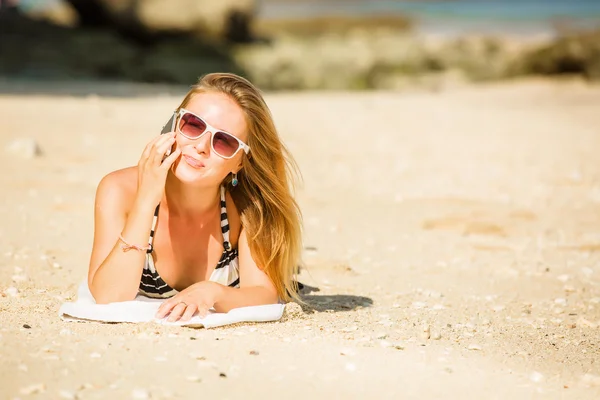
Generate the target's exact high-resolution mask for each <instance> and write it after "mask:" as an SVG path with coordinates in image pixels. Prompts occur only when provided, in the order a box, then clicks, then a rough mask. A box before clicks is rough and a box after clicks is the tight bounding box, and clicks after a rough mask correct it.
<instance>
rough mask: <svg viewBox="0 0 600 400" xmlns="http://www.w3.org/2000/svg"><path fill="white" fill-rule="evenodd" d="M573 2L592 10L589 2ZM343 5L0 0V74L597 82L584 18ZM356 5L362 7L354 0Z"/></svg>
mask: <svg viewBox="0 0 600 400" xmlns="http://www.w3.org/2000/svg"><path fill="white" fill-rule="evenodd" d="M549 1H550V2H552V3H553V2H554V0H549ZM577 1H579V2H580V3H581V4H582V6H581V7H584V6H586V7H588V9H589V10H590V12H591V14H593V12H595V10H596V8H595V6H594V5H593V4H592V3H589V2H588V1H587V0H576V1H575V3H577ZM537 2H538V3H539V2H540V1H539V0H538V1H537ZM350 3H352V4H354V5H353V6H352V7H354V8H351V7H349V6H348V4H350ZM350 3H348V2H343V1H341V0H338V1H335V0H333V1H328V2H316V3H315V2H311V1H292V0H287V1H286V0H264V1H259V0H219V1H214V0H213V1H211V0H168V1H167V0H62V1H61V0H48V1H42V0H38V1H33V0H30V1H16V0H12V1H6V0H0V75H1V76H3V77H6V78H8V79H14V78H20V79H29V80H30V79H59V80H60V79H110V80H126V81H135V82H151V83H159V82H160V83H174V84H185V85H189V84H191V83H193V82H194V81H195V80H196V79H197V78H198V77H199V76H200V75H202V74H204V73H207V72H213V71H231V72H236V73H238V74H241V75H244V76H247V77H249V78H250V79H252V80H253V81H254V82H255V83H256V84H258V85H259V86H260V87H262V88H263V89H265V90H302V89H340V90H343V89H356V90H363V89H401V88H405V87H412V86H425V87H428V88H432V89H439V88H442V87H444V86H447V85H452V84H455V83H462V82H471V81H482V80H497V79H508V78H512V77H517V76H523V75H540V74H541V75H564V74H576V75H581V76H583V77H585V78H586V79H589V80H600V29H598V28H597V27H598V26H600V25H596V22H597V19H595V18H591V17H594V15H587V16H586V18H585V21H586V22H587V24H586V26H585V27H581V26H573V25H572V24H570V23H569V21H568V20H565V19H564V18H563V19H556V18H555V19H554V20H553V21H552V24H553V25H552V31H551V32H549V31H548V30H546V31H545V32H543V33H544V34H532V33H531V32H528V33H527V34H523V32H518V34H515V32H512V31H511V28H510V26H508V27H504V28H503V29H500V30H499V31H493V30H491V29H487V30H486V29H480V30H479V31H477V32H466V31H462V32H461V31H458V32H457V31H454V32H448V31H445V32H440V29H437V31H436V30H435V29H434V30H430V32H429V34H423V31H422V30H419V24H420V26H422V25H423V21H422V20H419V18H418V15H419V14H418V13H417V14H415V13H411V10H414V9H415V7H416V6H415V4H417V5H418V4H425V5H428V4H433V3H435V4H438V3H446V4H448V5H447V6H445V7H447V8H446V9H447V10H461V9H463V10H471V9H473V8H474V6H473V4H475V3H473V2H472V1H471V2H468V1H467V2H465V1H462V2H461V1H454V2H453V1H447V2H435V1H434V2H428V1H417V2H395V3H394V2H370V3H369V2H360V1H357V2H350ZM367 3H369V4H370V6H369V7H370V9H369V10H370V11H369V10H367V9H366V8H360V7H359V6H360V5H361V4H362V6H365V7H366V6H367V5H369V4H367ZM388 3H394V4H396V3H398V4H400V3H406V7H405V8H404V9H402V10H396V9H394V10H392V7H391V5H390V4H388ZM463 3H468V4H463ZM471 3H473V4H471ZM598 3H599V6H598V7H597V8H598V15H597V16H598V17H600V2H598ZM375 4H379V5H380V7H379V8H377V7H375V6H374V5H375ZM386 4H387V6H386V7H387V9H384V8H383V6H385V5H386ZM453 4H454V6H453ZM469 4H470V5H469ZM553 4H558V3H553ZM573 4H574V3H573ZM409 6H410V7H409ZM438 6H439V4H438ZM439 7H441V6H439ZM452 7H454V8H452ZM460 7H462V8H460ZM468 7H471V8H468ZM475 8H476V7H475ZM561 10H562V8H559V9H558V11H556V12H557V13H560V12H561ZM572 10H573V5H572V6H571V9H570V11H572ZM367 11H369V12H367ZM392 11H394V12H392ZM576 11H577V10H576ZM583 11H585V10H583ZM588 14H590V13H588ZM415 15H417V17H415ZM492 16H493V13H492ZM471 20H476V18H471ZM521 22H522V21H521ZM484 25H485V21H484ZM492 25H493V24H492ZM496 25H499V24H496ZM525 25H526V24H525ZM429 26H430V27H431V26H434V27H436V28H439V26H440V25H439V24H438V23H437V22H435V21H433V22H431V21H429ZM522 26H523V24H522ZM538 33H539V32H538Z"/></svg>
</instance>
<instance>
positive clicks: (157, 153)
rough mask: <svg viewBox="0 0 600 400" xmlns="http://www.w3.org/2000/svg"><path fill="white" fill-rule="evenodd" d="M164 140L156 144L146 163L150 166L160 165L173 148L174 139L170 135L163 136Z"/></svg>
mask: <svg viewBox="0 0 600 400" xmlns="http://www.w3.org/2000/svg"><path fill="white" fill-rule="evenodd" d="M163 136H165V138H164V139H163V140H161V141H160V142H156V143H155V145H154V147H153V149H152V152H151V154H150V157H149V158H148V161H149V162H150V163H151V164H152V165H160V164H161V163H162V161H163V158H164V157H165V154H166V153H167V151H168V150H169V149H170V148H171V147H173V143H175V137H174V136H172V135H170V134H165V135H163Z"/></svg>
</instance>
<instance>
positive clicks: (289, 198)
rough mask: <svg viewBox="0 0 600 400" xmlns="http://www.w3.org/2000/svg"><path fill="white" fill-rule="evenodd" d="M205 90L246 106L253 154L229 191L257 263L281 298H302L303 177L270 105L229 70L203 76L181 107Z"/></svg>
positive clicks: (245, 110) (243, 163)
mask: <svg viewBox="0 0 600 400" xmlns="http://www.w3.org/2000/svg"><path fill="white" fill-rule="evenodd" d="M205 92H219V93H223V94H225V95H228V96H229V97H230V98H231V99H233V100H234V101H235V102H236V103H237V104H238V105H239V106H240V107H241V109H242V110H243V111H244V114H245V116H246V124H247V126H248V145H249V146H250V149H251V151H250V154H249V156H246V155H245V154H244V155H243V156H242V157H243V158H242V169H241V170H240V171H239V172H238V181H239V184H238V185H237V186H236V187H235V188H234V189H232V190H230V192H231V196H232V197H233V199H234V202H235V204H236V206H237V207H238V209H239V211H240V216H241V221H242V226H243V227H244V229H245V230H246V235H247V237H248V244H249V246H250V251H251V253H252V257H253V258H254V260H255V261H256V263H257V265H258V266H259V268H261V269H262V270H263V271H265V273H266V274H267V276H268V277H269V278H270V279H271V281H272V282H273V284H274V285H275V288H276V289H277V294H278V295H279V297H280V299H282V300H284V301H290V300H296V301H300V299H299V297H298V287H297V283H296V281H295V280H294V277H295V275H296V274H297V272H298V265H299V263H300V253H301V249H302V239H301V218H302V216H301V212H300V208H299V207H298V204H297V203H296V201H295V200H294V197H293V195H292V190H293V189H294V187H295V183H296V182H297V179H296V178H297V177H298V176H299V173H298V168H297V165H296V163H295V162H294V160H293V158H292V156H291V154H290V153H289V151H288V150H287V148H286V147H285V145H284V144H283V143H282V142H281V139H280V138H279V135H278V133H277V129H276V128H275V123H274V122H273V118H272V116H271V112H270V110H269V107H268V106H267V104H266V102H265V101H264V99H263V97H262V95H261V93H260V91H259V90H258V89H257V88H256V87H255V86H254V85H252V83H250V82H249V81H248V80H246V79H244V78H242V77H240V76H237V75H234V74H230V73H212V74H207V75H204V76H203V77H201V78H200V79H199V80H198V83H197V84H195V85H194V86H192V88H191V90H190V91H189V92H188V93H187V95H186V96H185V98H184V99H183V101H182V103H181V105H180V106H179V108H183V107H186V105H187V104H188V103H189V101H190V100H191V99H192V97H193V96H194V95H196V94H199V93H205ZM229 183H231V176H230V175H229V176H228V177H227V178H225V181H224V182H223V184H224V185H225V187H228V188H231V186H230V185H229Z"/></svg>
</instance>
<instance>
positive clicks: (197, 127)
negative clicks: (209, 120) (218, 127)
mask: <svg viewBox="0 0 600 400" xmlns="http://www.w3.org/2000/svg"><path fill="white" fill-rule="evenodd" d="M179 130H180V131H181V132H183V134H184V135H185V136H187V137H189V138H191V139H195V138H197V137H200V135H202V134H203V133H204V131H205V130H206V124H205V123H204V121H202V120H201V119H200V118H198V117H196V116H195V115H192V114H189V113H186V114H183V117H181V119H180V120H179Z"/></svg>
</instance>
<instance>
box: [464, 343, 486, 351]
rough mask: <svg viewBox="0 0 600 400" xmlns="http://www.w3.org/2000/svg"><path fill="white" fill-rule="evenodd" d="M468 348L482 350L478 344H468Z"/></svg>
mask: <svg viewBox="0 0 600 400" xmlns="http://www.w3.org/2000/svg"><path fill="white" fill-rule="evenodd" d="M467 349H468V350H482V348H481V346H479V345H478V344H470V345H469V347H467Z"/></svg>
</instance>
